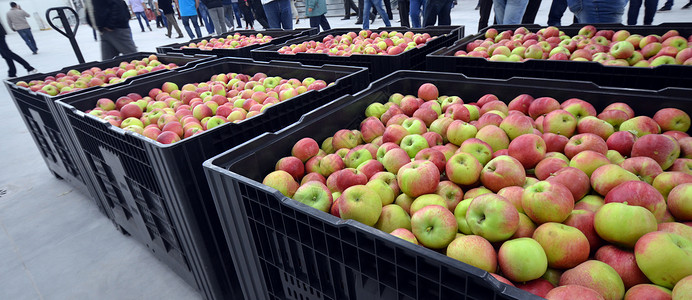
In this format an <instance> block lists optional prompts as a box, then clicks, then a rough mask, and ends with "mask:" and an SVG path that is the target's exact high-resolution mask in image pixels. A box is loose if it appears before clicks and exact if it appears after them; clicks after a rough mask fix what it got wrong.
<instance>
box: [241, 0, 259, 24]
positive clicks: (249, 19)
mask: <svg viewBox="0 0 692 300" xmlns="http://www.w3.org/2000/svg"><path fill="white" fill-rule="evenodd" d="M238 1H239V2H238V5H239V6H240V11H241V12H242V13H243V18H244V19H245V30H247V29H252V30H255V18H254V17H253V16H252V10H251V8H250V3H248V0H238ZM241 27H242V26H241Z"/></svg>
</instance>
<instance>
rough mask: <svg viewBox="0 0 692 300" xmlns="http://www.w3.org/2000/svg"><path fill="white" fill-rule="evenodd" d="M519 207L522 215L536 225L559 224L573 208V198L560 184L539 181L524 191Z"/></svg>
mask: <svg viewBox="0 0 692 300" xmlns="http://www.w3.org/2000/svg"><path fill="white" fill-rule="evenodd" d="M521 206H522V207H523V208H524V213H525V214H526V215H527V216H528V217H529V218H531V220H533V221H534V222H535V223H537V224H543V223H546V222H558V223H561V222H562V221H564V220H565V219H567V217H568V216H569V213H570V212H571V211H572V209H573V208H574V198H573V197H572V193H571V192H570V190H569V189H568V188H567V187H565V186H564V185H562V184H559V183H550V182H547V181H539V182H537V183H535V184H533V185H531V186H529V187H526V188H525V189H524V193H523V194H522V197H521Z"/></svg>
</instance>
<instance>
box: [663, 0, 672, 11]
mask: <svg viewBox="0 0 692 300" xmlns="http://www.w3.org/2000/svg"><path fill="white" fill-rule="evenodd" d="M661 8H669V9H670V8H673V0H668V1H666V4H663V7H661Z"/></svg>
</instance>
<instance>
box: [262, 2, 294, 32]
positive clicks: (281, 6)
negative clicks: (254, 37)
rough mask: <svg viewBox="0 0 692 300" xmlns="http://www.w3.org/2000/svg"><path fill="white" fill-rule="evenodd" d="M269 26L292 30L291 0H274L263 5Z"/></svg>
mask: <svg viewBox="0 0 692 300" xmlns="http://www.w3.org/2000/svg"><path fill="white" fill-rule="evenodd" d="M264 13H265V14H266V15H267V22H269V28H274V29H282V28H283V29H284V30H293V23H292V22H291V21H292V20H293V12H292V11H291V0H274V1H271V2H269V3H267V4H265V5H264Z"/></svg>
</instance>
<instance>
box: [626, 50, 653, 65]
mask: <svg viewBox="0 0 692 300" xmlns="http://www.w3.org/2000/svg"><path fill="white" fill-rule="evenodd" d="M625 60H626V61H627V63H629V64H630V66H634V65H636V64H637V63H639V62H646V63H648V61H645V60H644V55H643V54H642V53H641V52H639V51H634V53H632V56H630V57H628V58H626V59H625Z"/></svg>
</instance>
